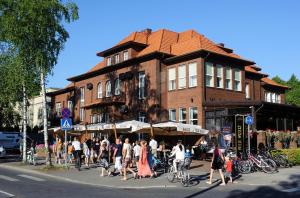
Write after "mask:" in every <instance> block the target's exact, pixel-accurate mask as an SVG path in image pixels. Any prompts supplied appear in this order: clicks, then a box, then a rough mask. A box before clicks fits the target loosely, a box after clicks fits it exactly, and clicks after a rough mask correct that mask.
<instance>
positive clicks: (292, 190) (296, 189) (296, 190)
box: [282, 187, 300, 192]
mask: <svg viewBox="0 0 300 198" xmlns="http://www.w3.org/2000/svg"><path fill="white" fill-rule="evenodd" d="M282 191H283V192H300V187H298V188H290V189H286V190H282Z"/></svg>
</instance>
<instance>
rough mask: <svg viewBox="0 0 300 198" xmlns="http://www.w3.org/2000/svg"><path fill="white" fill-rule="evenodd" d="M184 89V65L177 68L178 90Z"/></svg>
mask: <svg viewBox="0 0 300 198" xmlns="http://www.w3.org/2000/svg"><path fill="white" fill-rule="evenodd" d="M185 87H186V68H185V65H181V66H179V67H178V89H183V88H185Z"/></svg>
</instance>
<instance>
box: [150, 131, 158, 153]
mask: <svg viewBox="0 0 300 198" xmlns="http://www.w3.org/2000/svg"><path fill="white" fill-rule="evenodd" d="M149 146H150V147H151V153H152V155H154V157H157V148H158V145H157V141H156V140H155V139H154V137H153V136H152V137H151V140H150V142H149Z"/></svg>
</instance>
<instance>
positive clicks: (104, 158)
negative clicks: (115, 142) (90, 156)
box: [98, 142, 111, 177]
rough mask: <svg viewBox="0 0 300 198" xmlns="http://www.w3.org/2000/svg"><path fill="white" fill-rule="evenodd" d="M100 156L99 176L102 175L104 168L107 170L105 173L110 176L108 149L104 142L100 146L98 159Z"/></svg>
mask: <svg viewBox="0 0 300 198" xmlns="http://www.w3.org/2000/svg"><path fill="white" fill-rule="evenodd" d="M99 158H100V162H101V164H102V171H101V177H103V176H104V170H105V171H106V172H107V175H108V176H110V174H111V172H110V171H109V163H108V150H107V144H106V142H104V143H103V144H102V145H101V147H100V154H99V157H98V159H99Z"/></svg>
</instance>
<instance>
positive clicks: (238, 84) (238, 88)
mask: <svg viewBox="0 0 300 198" xmlns="http://www.w3.org/2000/svg"><path fill="white" fill-rule="evenodd" d="M236 74H238V77H239V79H238V78H237V75H236ZM234 91H242V71H241V70H240V69H237V68H236V69H234Z"/></svg>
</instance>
